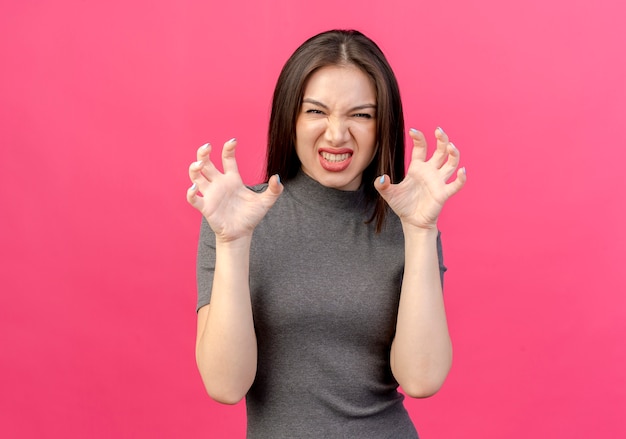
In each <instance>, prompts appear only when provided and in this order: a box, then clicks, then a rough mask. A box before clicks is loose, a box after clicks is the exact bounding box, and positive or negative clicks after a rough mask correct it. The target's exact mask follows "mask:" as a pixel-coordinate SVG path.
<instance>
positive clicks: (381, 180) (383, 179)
mask: <svg viewBox="0 0 626 439" xmlns="http://www.w3.org/2000/svg"><path fill="white" fill-rule="evenodd" d="M379 181H380V184H383V183H384V182H385V176H384V175H383V176H382V177H380V180H379Z"/></svg>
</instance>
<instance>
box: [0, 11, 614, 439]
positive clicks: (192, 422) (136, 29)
mask: <svg viewBox="0 0 626 439" xmlns="http://www.w3.org/2000/svg"><path fill="white" fill-rule="evenodd" d="M625 14H626V11H625V8H624V6H621V3H619V2H617V1H609V0H598V1H594V2H580V1H574V2H569V1H564V0H557V1H553V2H544V1H540V0H529V1H525V2H513V3H510V2H502V1H498V0H487V1H483V2H466V1H462V0H449V1H437V2H434V1H433V2H425V1H409V0H405V1H385V2H372V3H370V4H367V3H363V2H353V1H345V2H337V1H335V0H333V1H327V0H319V1H316V2H312V3H309V2H306V3H305V2H302V3H301V2H288V1H279V0H276V1H268V2H265V3H263V2H259V3H256V2H249V3H246V2H237V1H233V2H220V3H217V2H199V1H198V2H194V1H190V0H189V1H187V0H182V1H176V2H174V1H166V0H156V1H154V0H152V1H146V0H143V1H134V2H128V1H120V0H113V1H109V2H84V1H71V0H60V1H56V2H44V1H25V2H17V1H15V2H3V4H2V5H1V6H0V55H1V58H0V60H1V61H0V62H1V63H2V68H1V69H0V75H1V81H0V136H1V141H2V147H1V152H0V180H1V181H0V183H1V184H0V191H1V192H0V193H1V195H2V198H1V199H2V215H1V216H0V221H1V233H2V235H1V236H2V238H1V239H2V241H1V246H0V248H1V252H2V254H1V256H2V261H1V264H0V274H1V282H0V289H1V293H0V436H2V437H7V438H9V437H10V438H41V437H47V438H55V437H63V438H78V437H81V438H82V437H90V438H144V437H145V438H148V437H150V438H155V437H163V438H170V437H180V438H207V437H213V438H231V437H235V438H236V437H243V435H244V431H245V412H244V407H243V405H242V404H240V405H238V406H234V407H230V406H221V405H219V404H217V403H214V402H212V401H211V400H210V399H209V398H208V397H207V396H206V394H205V393H204V390H203V387H202V384H201V381H200V378H199V376H198V373H197V372H196V369H195V360H194V352H193V351H194V336H195V312H194V306H195V277H194V276H195V274H194V273H195V249H196V242H197V235H198V226H199V224H200V217H199V214H197V212H195V211H194V210H193V209H192V208H191V207H189V206H188V205H187V203H186V201H185V191H186V189H187V187H188V186H189V184H190V183H189V181H188V177H187V166H188V164H189V163H190V162H191V161H192V160H194V157H195V150H196V148H197V147H198V146H199V145H201V144H202V143H204V142H206V141H211V142H212V143H213V144H214V145H217V146H220V145H221V143H222V142H224V141H226V140H228V139H229V138H231V137H233V136H236V137H237V138H238V139H239V149H238V157H239V160H240V167H241V171H242V173H243V175H244V180H245V181H246V182H247V183H255V182H258V181H259V176H260V175H261V170H262V165H261V163H262V162H263V159H264V145H265V136H266V126H267V121H268V113H269V106H270V98H271V93H272V89H273V85H274V82H275V80H276V77H277V75H278V72H279V70H280V68H281V67H282V63H283V62H284V61H285V60H286V58H287V57H288V55H289V54H290V53H291V52H292V51H293V50H294V49H295V47H296V46H297V45H298V44H299V43H300V42H302V41H303V40H304V39H305V38H307V37H309V36H311V35H313V34H315V33H317V32H319V31H322V30H326V29H329V28H335V27H342V28H357V29H360V30H362V31H363V32H365V33H366V34H368V35H370V36H371V37H373V38H374V39H375V40H376V41H377V42H378V43H379V44H380V46H381V47H382V49H383V50H384V51H385V52H386V54H387V55H388V58H389V60H390V62H391V64H392V65H393V67H394V68H395V70H396V72H397V76H398V79H399V82H400V86H401V90H402V95H403V99H404V101H405V106H406V121H407V125H408V126H409V127H411V126H414V127H417V128H420V129H422V130H424V131H425V132H427V133H428V134H429V138H430V139H432V138H433V136H432V134H430V133H432V131H433V130H434V128H435V127H436V126H438V125H441V126H442V127H443V128H444V129H446V131H447V132H448V134H449V135H450V137H451V138H452V139H453V141H454V142H455V144H456V145H457V146H458V147H459V148H460V149H461V151H462V154H463V164H464V165H465V166H466V167H467V169H468V177H469V183H468V185H467V187H466V188H465V189H464V190H463V192H462V193H461V194H459V195H458V196H457V197H456V198H455V199H453V200H452V201H451V202H450V203H449V205H448V206H447V207H446V210H445V213H444V217H443V218H442V220H441V224H440V228H441V230H442V232H443V239H444V246H445V256H446V263H447V265H448V267H449V271H448V274H447V278H446V302H447V307H448V312H449V321H450V327H451V331H452V336H453V340H454V345H455V362H454V366H453V369H452V371H451V373H450V376H449V379H448V381H447V382H446V384H445V385H444V387H443V389H442V390H441V391H440V393H438V394H437V395H436V396H434V397H433V398H430V399H426V400H410V401H408V402H407V407H408V409H409V411H410V414H411V416H412V417H413V419H414V420H415V423H416V425H417V427H418V430H419V431H420V434H421V436H422V437H424V438H437V439H440V438H482V439H485V438H494V439H496V438H497V439H502V438H512V439H515V438H522V437H528V436H532V437H541V438H556V437H558V438H560V437H563V438H588V437H603V438H608V437H611V438H612V437H616V438H617V437H626V421H625V420H624V413H626V380H625V374H624V370H625V369H626V364H625V363H626V351H625V348H624V335H625V333H626V318H625V317H626V316H625V310H626V299H625V294H624V293H625V292H626V277H625V275H624V271H625V270H624V268H623V267H622V265H623V260H624V257H623V253H624V247H625V244H626V239H625V233H624V219H625V216H624V213H623V206H624V201H623V197H624V195H623V193H624V189H626V187H625V186H626V184H625V178H624V171H623V168H624V161H625V159H626V152H624V151H625V146H626V135H625V134H624V129H623V128H624V122H625V120H626V117H625V116H626V114H625V110H624V108H625V107H624V105H625V102H626V86H625V82H626V81H625V80H624V78H626V64H625V63H626V58H625V57H624V42H625V41H626V34H625V33H624V31H623V30H622V29H623V23H622V21H623V17H624V16H625Z"/></svg>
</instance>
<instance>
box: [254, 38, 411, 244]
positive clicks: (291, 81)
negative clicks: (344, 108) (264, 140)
mask: <svg viewBox="0 0 626 439" xmlns="http://www.w3.org/2000/svg"><path fill="white" fill-rule="evenodd" d="M342 65H344V66H347V65H353V66H356V67H358V68H360V69H361V70H362V71H363V72H364V73H365V74H367V75H368V76H369V77H370V78H371V79H372V82H373V84H374V87H375V90H376V138H377V148H376V153H375V155H374V158H373V160H372V162H371V163H370V165H369V166H368V167H367V168H366V169H365V171H364V172H363V178H362V182H361V184H362V185H363V186H364V191H365V197H366V199H367V201H368V204H371V203H374V205H375V206H374V210H373V213H372V216H371V218H369V220H368V222H375V224H376V231H377V232H380V230H381V229H382V226H383V224H384V221H385V217H386V214H387V205H386V203H385V201H384V200H383V199H382V197H381V196H380V195H379V194H378V191H376V189H375V188H374V184H373V181H374V179H375V178H376V177H377V176H380V175H383V174H387V175H388V176H389V177H390V178H391V181H392V182H394V183H398V182H399V181H401V180H402V179H403V178H404V139H405V137H404V116H403V112H402V101H401V100H400V90H399V87H398V82H397V80H396V77H395V75H394V73H393V70H392V69H391V66H390V65H389V63H388V62H387V59H386V58H385V55H384V54H383V52H382V51H381V50H380V48H379V47H378V46H377V45H376V43H374V42H373V41H372V40H371V39H369V38H368V37H366V36H365V35H363V34H362V33H361V32H359V31H356V30H331V31H327V32H323V33H321V34H318V35H315V36H314V37H311V38H310V39H308V40H307V41H305V42H304V43H303V44H302V45H301V46H300V47H299V48H298V49H296V51H295V52H294V53H293V55H291V57H290V58H289V59H288V60H287V62H286V63H285V65H284V67H283V69H282V71H281V73H280V75H279V77H278V81H277V83H276V88H275V89H274V97H273V101H272V113H271V116H270V124H269V133H268V148H267V168H266V174H265V179H266V180H268V179H269V178H270V176H272V175H274V174H278V175H280V178H281V180H282V181H283V182H286V181H289V180H290V179H292V178H293V177H295V176H296V175H297V174H298V172H299V170H300V168H301V163H300V160H299V159H298V156H297V154H296V149H295V144H296V120H297V117H298V113H299V111H300V108H301V106H302V98H303V95H304V89H305V87H306V83H307V80H308V79H309V78H310V77H311V75H312V74H313V73H314V72H316V71H317V70H319V69H320V68H322V67H326V66H342Z"/></svg>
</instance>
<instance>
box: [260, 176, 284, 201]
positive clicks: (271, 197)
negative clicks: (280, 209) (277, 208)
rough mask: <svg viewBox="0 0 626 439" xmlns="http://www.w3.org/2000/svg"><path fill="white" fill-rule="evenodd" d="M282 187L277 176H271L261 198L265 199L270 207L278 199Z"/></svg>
mask: <svg viewBox="0 0 626 439" xmlns="http://www.w3.org/2000/svg"><path fill="white" fill-rule="evenodd" d="M283 189H284V186H283V185H282V183H281V182H280V177H279V176H278V174H275V175H272V176H271V177H270V179H269V181H268V182H267V190H266V191H265V192H263V196H264V197H265V198H266V200H267V202H268V203H269V205H270V206H272V205H273V204H274V202H275V201H276V200H277V199H278V197H279V196H280V194H282V193H283Z"/></svg>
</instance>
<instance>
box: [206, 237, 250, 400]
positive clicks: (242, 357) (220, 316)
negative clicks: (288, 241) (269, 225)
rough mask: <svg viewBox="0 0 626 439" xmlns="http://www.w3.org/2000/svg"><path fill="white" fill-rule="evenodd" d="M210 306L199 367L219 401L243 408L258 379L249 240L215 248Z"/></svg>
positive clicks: (217, 245)
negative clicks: (240, 404)
mask: <svg viewBox="0 0 626 439" xmlns="http://www.w3.org/2000/svg"><path fill="white" fill-rule="evenodd" d="M215 257H216V259H215V273H214V277H213V287H212V290H211V304H210V305H206V306H203V307H202V308H200V309H199V310H198V333H197V337H196V362H197V364H198V370H199V371H200V375H201V376H202V381H203V382H204V386H205V388H206V390H207V392H208V394H209V395H210V396H211V398H213V399H215V400H216V401H219V402H222V403H225V404H235V403H237V402H239V401H240V400H241V399H242V398H243V397H244V396H245V395H246V393H247V392H248V389H250V386H251V385H252V382H253V381H254V377H255V375H256V361H257V345H256V335H255V332H254V323H253V319H252V305H251V303H250V287H249V283H248V272H249V258H250V239H249V238H243V239H240V240H238V241H236V242H227V243H223V244H217V243H216V254H215Z"/></svg>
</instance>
